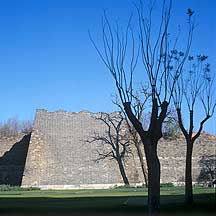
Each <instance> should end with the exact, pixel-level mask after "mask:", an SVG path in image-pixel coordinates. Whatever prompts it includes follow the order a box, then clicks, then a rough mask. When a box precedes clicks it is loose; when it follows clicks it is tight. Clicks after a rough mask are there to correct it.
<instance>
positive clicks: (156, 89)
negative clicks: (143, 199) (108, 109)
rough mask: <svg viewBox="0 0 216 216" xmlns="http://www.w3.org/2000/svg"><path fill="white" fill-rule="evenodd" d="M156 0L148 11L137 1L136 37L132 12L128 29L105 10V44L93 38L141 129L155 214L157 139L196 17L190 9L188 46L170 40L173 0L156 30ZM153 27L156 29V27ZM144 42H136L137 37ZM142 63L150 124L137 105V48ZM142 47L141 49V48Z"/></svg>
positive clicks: (132, 119) (129, 114)
mask: <svg viewBox="0 0 216 216" xmlns="http://www.w3.org/2000/svg"><path fill="white" fill-rule="evenodd" d="M153 8H154V5H151V7H150V9H149V11H148V14H147V15H146V14H144V7H143V4H142V1H140V5H139V6H137V7H136V9H137V14H138V28H139V33H138V38H136V39H135V35H134V31H133V28H132V27H131V19H132V18H131V17H130V19H129V22H128V25H127V27H126V30H125V33H122V31H120V30H119V27H118V26H117V27H116V28H115V27H113V26H112V25H111V24H110V22H109V20H108V18H107V16H106V14H104V19H103V23H102V39H103V48H102V49H99V48H98V46H97V45H96V44H95V42H94V40H93V39H92V38H91V35H90V38H91V40H92V43H93V45H94V47H95V48H96V50H97V52H98V54H99V55H100V57H101V59H102V61H103V62H104V64H105V65H106V67H107V68H108V70H109V71H110V73H111V75H112V77H113V79H114V81H115V85H116V88H117V91H118V94H119V97H120V100H121V103H122V105H123V107H124V110H125V113H126V115H127V117H128V119H129V120H130V122H131V124H132V125H133V127H134V128H135V130H136V131H137V133H138V134H139V136H140V138H141V140H142V144H143V146H144V151H145V156H146V161H147V167H148V207H149V213H150V214H154V213H157V212H158V211H159V208H160V161H159V158H158V155H157V144H158V141H159V140H160V138H161V137H162V125H163V122H164V119H165V118H166V115H167V109H168V106H169V104H170V101H171V97H172V94H173V90H174V87H175V84H176V82H177V80H178V78H179V75H180V74H181V71H182V67H183V65H184V63H185V60H186V59H187V56H188V53H189V49H190V46H191V41H192V32H193V28H194V26H193V23H192V20H191V17H192V14H191V13H190V14H188V16H189V18H188V25H189V33H188V37H187V40H186V48H185V52H184V53H183V52H178V51H177V49H176V45H177V40H178V36H177V39H176V40H175V41H174V42H173V43H172V44H171V41H170V34H169V33H170V32H169V29H168V27H169V22H170V15H171V1H169V2H168V3H167V1H166V0H163V1H162V9H161V19H160V23H159V24H156V26H158V29H157V36H156V37H154V36H153V35H155V32H156V30H155V26H154V29H153V27H152V16H153V15H152V14H153ZM153 31H154V34H153V33H152V32H153ZM137 41H139V42H140V44H139V45H138V46H136V42H137ZM137 47H138V50H140V56H141V60H142V63H143V64H142V65H143V72H144V74H143V76H142V77H143V78H144V79H145V80H146V81H148V82H149V85H150V93H151V100H150V107H151V117H150V122H149V126H148V128H147V129H144V127H143V124H142V122H140V121H139V119H138V118H137V116H136V115H135V111H134V103H135V100H134V97H133V95H134V86H133V81H134V71H135V69H136V67H137V63H138V60H139V55H138V53H139V52H138V51H136V50H137V49H136V48H137ZM139 47H140V49H139Z"/></svg>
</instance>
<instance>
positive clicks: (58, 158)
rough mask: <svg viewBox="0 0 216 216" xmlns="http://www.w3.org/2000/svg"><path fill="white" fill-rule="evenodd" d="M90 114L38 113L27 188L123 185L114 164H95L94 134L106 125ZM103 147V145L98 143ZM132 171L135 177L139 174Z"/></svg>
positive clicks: (104, 162) (31, 144) (27, 176)
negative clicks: (90, 140) (90, 139)
mask: <svg viewBox="0 0 216 216" xmlns="http://www.w3.org/2000/svg"><path fill="white" fill-rule="evenodd" d="M92 115H93V114H92V113H89V112H80V113H72V112H64V111H57V112H47V111H46V110H38V111H37V113H36V117H35V125H34V130H33V132H32V138H31V141H30V146H29V153H28V157H27V163H26V168H25V173H24V178H23V182H22V185H23V186H42V187H46V186H48V185H49V186H50V185H52V186H53V187H58V186H59V187H60V186H61V187H62V186H63V187H67V186H68V187H69V186H71V187H81V186H83V185H104V184H107V185H108V184H116V183H122V179H121V176H120V173H119V170H118V168H117V165H116V163H115V162H114V161H108V160H104V161H100V162H98V163H97V162H95V161H94V160H95V159H96V158H97V152H96V150H97V148H98V147H97V143H87V142H86V140H88V139H89V138H90V137H92V135H93V134H94V133H95V132H97V133H104V131H105V130H106V126H105V125H104V124H103V123H101V122H100V121H98V120H95V119H94V118H93V117H92ZM98 145H99V144H98ZM130 170H131V176H132V178H134V176H136V174H134V172H136V171H135V169H134V171H133V170H132V169H130Z"/></svg>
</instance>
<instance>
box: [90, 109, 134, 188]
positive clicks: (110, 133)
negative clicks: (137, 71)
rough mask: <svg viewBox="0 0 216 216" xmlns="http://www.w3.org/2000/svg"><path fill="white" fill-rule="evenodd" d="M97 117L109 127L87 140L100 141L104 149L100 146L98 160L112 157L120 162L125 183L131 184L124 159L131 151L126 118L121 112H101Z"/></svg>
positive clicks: (119, 165) (91, 141)
mask: <svg viewBox="0 0 216 216" xmlns="http://www.w3.org/2000/svg"><path fill="white" fill-rule="evenodd" d="M95 119H97V120H99V121H101V122H102V123H103V124H104V125H105V126H106V128H107V130H106V131H105V133H103V134H99V133H97V134H94V135H93V136H92V137H91V138H90V139H89V140H87V142H89V143H93V142H97V143H98V142H100V144H101V147H102V149H100V148H98V149H97V153H98V158H97V159H96V161H100V160H105V159H111V160H115V161H116V162H117V164H118V167H119V170H120V173H121V176H122V179H123V181H124V184H125V185H129V180H128V178H127V175H126V172H125V167H124V160H125V159H126V157H127V156H129V154H130V153H131V149H130V140H129V137H128V133H127V127H126V125H125V120H124V118H123V116H122V115H121V113H120V112H115V113H110V114H108V113H101V114H100V116H97V117H95Z"/></svg>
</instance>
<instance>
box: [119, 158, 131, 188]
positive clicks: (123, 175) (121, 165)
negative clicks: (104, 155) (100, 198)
mask: <svg viewBox="0 0 216 216" xmlns="http://www.w3.org/2000/svg"><path fill="white" fill-rule="evenodd" d="M117 161H118V165H119V170H120V173H121V176H122V179H123V181H124V184H125V185H129V181H128V178H127V175H126V172H125V169H124V166H123V163H122V160H121V158H120V159H117Z"/></svg>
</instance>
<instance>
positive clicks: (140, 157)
mask: <svg viewBox="0 0 216 216" xmlns="http://www.w3.org/2000/svg"><path fill="white" fill-rule="evenodd" d="M135 146H136V149H137V154H138V158H139V161H140V165H141V168H142V173H143V176H144V181H145V186H146V187H148V179H147V170H146V167H145V163H144V159H143V154H142V151H141V148H140V146H139V144H138V143H137V144H136V145H135Z"/></svg>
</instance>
